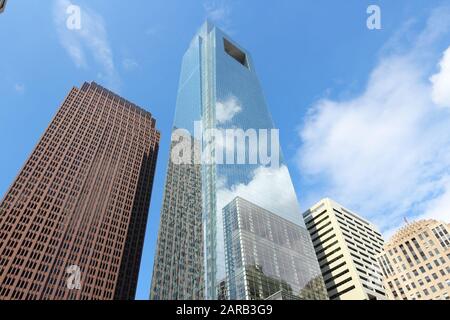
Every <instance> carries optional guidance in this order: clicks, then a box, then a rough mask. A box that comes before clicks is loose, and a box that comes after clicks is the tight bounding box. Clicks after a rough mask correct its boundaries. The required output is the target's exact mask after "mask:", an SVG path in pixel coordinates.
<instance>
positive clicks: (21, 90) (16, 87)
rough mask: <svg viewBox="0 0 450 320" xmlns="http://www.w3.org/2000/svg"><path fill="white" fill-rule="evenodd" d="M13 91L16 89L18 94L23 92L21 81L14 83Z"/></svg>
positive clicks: (23, 86) (23, 87)
mask: <svg viewBox="0 0 450 320" xmlns="http://www.w3.org/2000/svg"><path fill="white" fill-rule="evenodd" d="M14 91H16V92H17V93H20V94H23V93H25V85H24V84H21V83H16V84H15V85H14Z"/></svg>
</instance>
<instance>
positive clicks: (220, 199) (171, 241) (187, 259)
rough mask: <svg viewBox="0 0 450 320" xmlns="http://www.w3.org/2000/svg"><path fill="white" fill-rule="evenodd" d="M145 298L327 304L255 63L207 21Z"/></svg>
mask: <svg viewBox="0 0 450 320" xmlns="http://www.w3.org/2000/svg"><path fill="white" fill-rule="evenodd" d="M150 295H151V297H150V298H151V299H158V300H182V299H189V300H192V299H193V300H196V299H212V300H216V299H233V300H236V299H237V300H241V299H246V300H248V299H252V300H260V299H327V296H326V291H325V286H324V282H323V279H322V277H321V273H320V269H319V265H318V262H317V260H316V255H315V252H314V250H313V246H312V242H311V240H310V237H309V234H308V231H307V230H306V228H305V225H304V222H303V220H302V217H301V213H300V209H299V206H298V202H297V197H296V194H295V191H294V187H293V184H292V181H291V178H290V175H289V171H288V169H287V167H286V165H285V163H284V161H283V159H282V153H281V149H280V146H279V134H278V130H277V129H276V128H275V127H274V124H273V121H272V119H271V116H270V114H269V111H268V108H267V105H266V102H265V99H264V95H263V91H262V89H261V86H260V83H259V81H258V78H257V76H256V72H255V66H254V64H253V61H252V59H251V57H250V55H249V54H248V52H246V51H245V50H244V49H243V48H241V47H240V46H239V45H238V44H237V43H235V42H234V41H233V40H231V39H230V38H229V37H228V36H227V35H225V34H224V33H223V32H222V31H221V30H219V29H218V28H216V27H215V26H213V25H212V24H211V23H209V22H206V23H205V24H204V25H203V26H202V28H201V29H200V31H199V32H198V33H197V35H196V36H195V37H194V39H193V40H192V42H191V44H190V46H189V49H188V50H187V52H186V53H185V55H184V57H183V62H182V68H181V76H180V83H179V89H178V97H177V105H176V113H175V120H174V124H173V132H172V139H171V154H170V160H169V163H168V170H167V176H166V184H165V192H164V199H163V206H162V209H161V222H160V227H159V234H158V243H157V247H156V253H155V259H154V269H153V278H152V287H151V293H150Z"/></svg>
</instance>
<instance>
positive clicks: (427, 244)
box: [379, 220, 450, 300]
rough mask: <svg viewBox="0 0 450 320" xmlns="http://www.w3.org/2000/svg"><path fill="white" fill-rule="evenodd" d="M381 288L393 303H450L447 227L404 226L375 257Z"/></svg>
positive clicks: (436, 224) (427, 224) (437, 224)
mask: <svg viewBox="0 0 450 320" xmlns="http://www.w3.org/2000/svg"><path fill="white" fill-rule="evenodd" d="M379 262H380V266H381V268H382V270H383V274H384V286H385V287H386V291H387V293H388V296H389V298H391V299H395V300H450V224H448V223H445V222H440V221H436V220H421V221H417V222H414V223H411V224H409V223H408V224H407V225H406V226H405V227H403V228H402V229H400V230H399V231H398V232H397V233H396V234H395V235H394V236H393V237H392V238H391V239H390V240H389V242H388V243H386V244H385V246H384V251H383V253H382V254H381V255H380V256H379Z"/></svg>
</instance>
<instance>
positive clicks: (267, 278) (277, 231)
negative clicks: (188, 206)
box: [223, 197, 328, 300]
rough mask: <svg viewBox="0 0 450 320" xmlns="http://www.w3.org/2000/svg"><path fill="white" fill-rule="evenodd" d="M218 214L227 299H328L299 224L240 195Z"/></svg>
mask: <svg viewBox="0 0 450 320" xmlns="http://www.w3.org/2000/svg"><path fill="white" fill-rule="evenodd" d="M223 215H224V228H225V247H226V250H225V252H226V253H225V258H226V259H225V261H226V266H227V289H228V292H227V293H228V298H229V299H231V300H262V299H268V298H269V299H275V298H278V297H279V298H278V299H283V300H285V299H320V300H326V299H328V297H327V294H326V290H325V285H324V282H323V279H322V276H321V275H320V273H318V272H317V269H316V268H314V267H313V266H314V265H315V260H314V257H310V251H309V250H310V248H309V247H308V246H305V243H308V241H309V239H308V235H306V234H305V233H304V232H302V230H301V228H302V227H300V226H299V225H297V224H295V223H292V222H290V221H288V220H286V219H283V218H281V217H280V216H278V215H276V214H274V213H272V212H270V211H267V210H265V209H263V208H261V207H258V206H257V205H255V204H253V203H251V202H249V201H246V200H244V199H242V198H239V197H237V198H235V199H234V200H233V201H232V202H230V203H229V204H228V205H227V206H226V207H225V208H224V209H223ZM306 257H308V258H306ZM305 258H306V259H309V261H305Z"/></svg>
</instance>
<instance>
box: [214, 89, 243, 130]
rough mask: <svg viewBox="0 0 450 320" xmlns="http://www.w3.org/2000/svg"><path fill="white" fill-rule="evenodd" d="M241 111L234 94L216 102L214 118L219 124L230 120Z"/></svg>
mask: <svg viewBox="0 0 450 320" xmlns="http://www.w3.org/2000/svg"><path fill="white" fill-rule="evenodd" d="M241 111H242V106H241V103H240V102H239V101H238V99H237V98H236V97H234V96H231V97H229V98H228V99H227V100H225V101H218V102H217V103H216V120H217V122H218V123H219V124H223V123H226V122H228V121H231V120H232V119H233V118H234V117H235V116H236V115H237V114H238V113H240V112H241Z"/></svg>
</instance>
